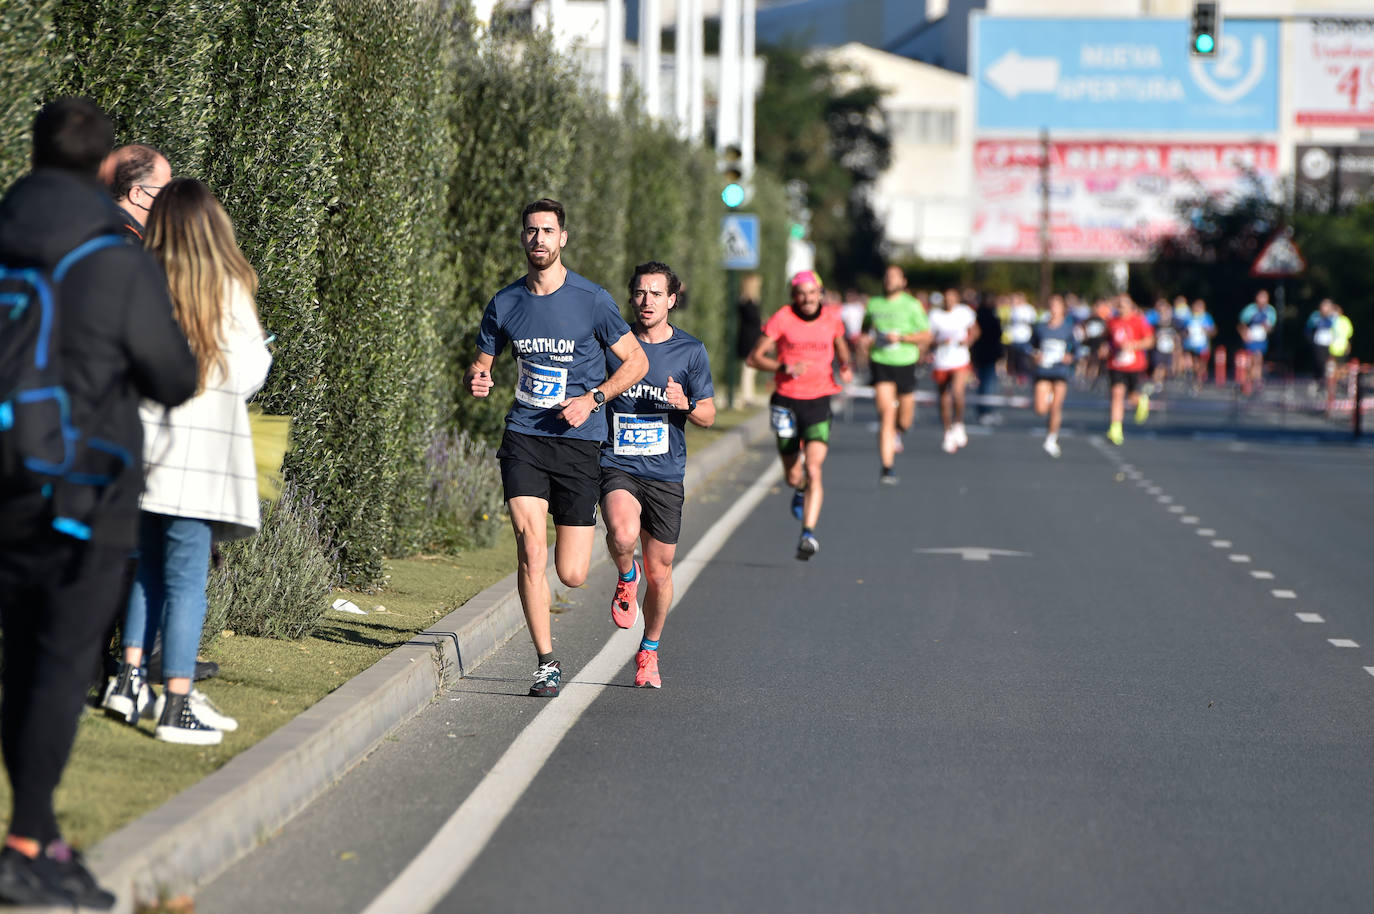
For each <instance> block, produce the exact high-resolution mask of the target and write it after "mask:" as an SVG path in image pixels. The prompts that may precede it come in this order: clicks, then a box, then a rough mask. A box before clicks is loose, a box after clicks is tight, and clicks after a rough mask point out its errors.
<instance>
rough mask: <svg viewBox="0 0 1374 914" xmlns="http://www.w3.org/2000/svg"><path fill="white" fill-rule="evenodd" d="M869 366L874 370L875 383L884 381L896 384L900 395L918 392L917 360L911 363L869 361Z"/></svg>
mask: <svg viewBox="0 0 1374 914" xmlns="http://www.w3.org/2000/svg"><path fill="white" fill-rule="evenodd" d="M868 367H869V369H870V370H871V371H872V372H873V383H874V384H881V383H883V382H884V381H886V382H887V383H889V384H896V385H897V393H898V394H899V395H905V394H911V393H915V392H916V363H915V362H912V363H911V364H910V365H883V364H881V363H878V362H869V363H868Z"/></svg>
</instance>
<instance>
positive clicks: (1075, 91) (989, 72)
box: [969, 15, 1279, 136]
mask: <svg viewBox="0 0 1374 914" xmlns="http://www.w3.org/2000/svg"><path fill="white" fill-rule="evenodd" d="M1189 34H1190V33H1189V26H1188V22H1187V20H1184V19H1044V18H1024V17H1014V18H1009V17H1000V16H986V15H977V16H975V17H974V22H973V34H972V36H971V40H970V44H971V47H972V51H973V60H972V65H971V66H970V68H969V69H970V72H971V74H972V75H973V77H974V81H975V82H974V84H975V98H976V104H977V115H976V123H977V127H978V129H979V130H980V131H988V130H993V131H997V130H1006V131H1018V132H1025V131H1027V130H1035V131H1038V130H1040V129H1042V128H1044V129H1048V130H1051V131H1056V130H1060V131H1062V130H1072V131H1078V132H1093V133H1098V134H1101V133H1104V132H1117V131H1129V132H1133V133H1134V132H1159V133H1168V134H1171V135H1177V134H1180V133H1205V134H1210V135H1216V134H1247V135H1250V136H1254V135H1257V134H1269V133H1276V132H1277V131H1278V129H1279V25H1278V22H1276V21H1273V20H1237V19H1228V20H1226V21H1225V23H1224V24H1223V26H1222V30H1221V44H1220V47H1219V49H1218V53H1217V54H1216V56H1215V57H1211V58H1199V57H1192V56H1190V55H1189V53H1188V41H1189Z"/></svg>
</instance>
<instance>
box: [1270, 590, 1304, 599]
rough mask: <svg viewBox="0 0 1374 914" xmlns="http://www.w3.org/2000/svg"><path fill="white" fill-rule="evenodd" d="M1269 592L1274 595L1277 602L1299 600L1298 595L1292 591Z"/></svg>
mask: <svg viewBox="0 0 1374 914" xmlns="http://www.w3.org/2000/svg"><path fill="white" fill-rule="evenodd" d="M1269 592H1270V593H1271V594H1273V595H1274V599H1276V600H1296V599H1297V598H1298V595H1297V594H1296V593H1294V592H1293V591H1291V590H1271V591H1269Z"/></svg>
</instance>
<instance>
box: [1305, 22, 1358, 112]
mask: <svg viewBox="0 0 1374 914" xmlns="http://www.w3.org/2000/svg"><path fill="white" fill-rule="evenodd" d="M1297 28H1298V33H1297V38H1296V40H1295V41H1294V43H1293V75H1294V93H1293V107H1294V110H1295V117H1296V120H1297V122H1298V123H1299V124H1303V125H1306V126H1315V127H1374V19H1362V18H1356V17H1353V16H1346V17H1340V18H1324V19H1309V20H1307V21H1305V22H1302V23H1300V24H1299V25H1298V27H1297Z"/></svg>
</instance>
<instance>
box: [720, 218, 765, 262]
mask: <svg viewBox="0 0 1374 914" xmlns="http://www.w3.org/2000/svg"><path fill="white" fill-rule="evenodd" d="M720 250H721V261H722V266H724V267H725V269H727V270H757V269H758V268H759V217H758V216H755V215H753V214H752V213H730V214H729V215H727V216H725V217H724V218H722V219H721V222H720Z"/></svg>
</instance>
